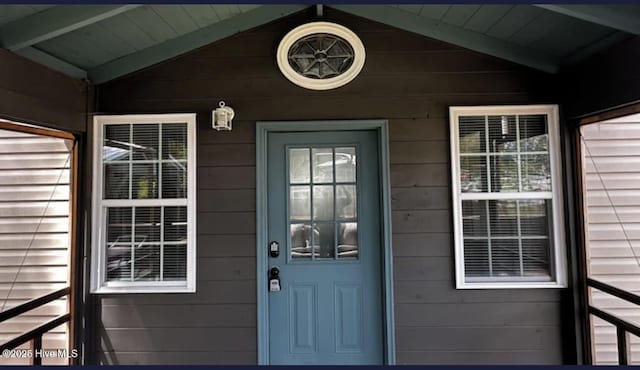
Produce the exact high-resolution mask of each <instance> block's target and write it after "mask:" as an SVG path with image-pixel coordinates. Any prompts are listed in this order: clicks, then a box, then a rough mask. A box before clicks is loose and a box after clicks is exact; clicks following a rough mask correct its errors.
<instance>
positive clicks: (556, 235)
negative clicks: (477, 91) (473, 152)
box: [449, 105, 567, 289]
mask: <svg viewBox="0 0 640 370" xmlns="http://www.w3.org/2000/svg"><path fill="white" fill-rule="evenodd" d="M526 114H546V115H547V117H548V126H549V161H550V162H551V192H550V193H549V192H544V193H539V196H538V195H536V199H538V198H545V197H546V198H551V208H552V217H553V235H552V236H550V240H551V241H552V246H551V247H552V248H553V250H552V251H551V253H553V261H554V264H553V267H552V268H553V277H552V279H553V280H551V281H549V282H545V281H525V280H523V281H501V280H498V279H496V281H495V282H493V281H491V282H488V281H482V282H465V275H464V271H465V269H464V245H463V243H464V239H463V234H462V232H463V230H462V200H463V199H474V198H475V199H478V195H477V194H470V193H465V194H462V193H461V192H460V176H459V174H460V157H459V140H458V118H459V117H460V116H469V115H479V116H489V115H526ZM449 120H450V143H451V183H452V184H451V188H452V193H453V194H452V196H453V197H452V198H453V229H454V241H455V242H454V244H455V267H456V288H457V289H513V288H565V287H567V262H566V243H565V233H564V202H563V197H562V165H561V148H560V127H559V122H558V120H559V118H558V106H557V105H506V106H469V107H449ZM487 198H491V199H514V198H517V199H525V198H530V199H531V198H533V196H529V195H526V194H520V193H482V199H487Z"/></svg>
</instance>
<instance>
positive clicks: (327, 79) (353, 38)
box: [277, 22, 365, 90]
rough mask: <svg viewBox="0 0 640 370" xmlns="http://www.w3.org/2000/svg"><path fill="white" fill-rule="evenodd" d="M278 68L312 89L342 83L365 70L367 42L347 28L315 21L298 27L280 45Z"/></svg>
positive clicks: (335, 86) (320, 88)
mask: <svg viewBox="0 0 640 370" xmlns="http://www.w3.org/2000/svg"><path fill="white" fill-rule="evenodd" d="M277 55H278V67H279V68H280V71H282V74H284V76H285V77H286V78H287V79H288V80H289V81H291V82H293V83H294V84H296V85H298V86H301V87H304V88H307V89H311V90H329V89H335V88H337V87H340V86H343V85H345V84H347V83H349V82H350V81H351V80H353V79H354V78H356V76H357V75H358V74H359V73H360V71H361V70H362V67H363V66H364V60H365V52H364V45H363V44H362V41H360V38H359V37H358V36H357V35H356V34H355V33H353V32H352V31H351V30H349V29H348V28H346V27H344V26H341V25H339V24H335V23H329V22H313V23H307V24H304V25H302V26H299V27H296V28H294V29H293V30H291V31H290V32H289V33H287V34H286V35H285V37H284V38H283V39H282V41H280V45H279V46H278V54H277Z"/></svg>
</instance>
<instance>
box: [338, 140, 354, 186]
mask: <svg viewBox="0 0 640 370" xmlns="http://www.w3.org/2000/svg"><path fill="white" fill-rule="evenodd" d="M336 182H356V148H354V147H349V148H336Z"/></svg>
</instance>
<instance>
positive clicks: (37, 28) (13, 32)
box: [0, 5, 141, 51]
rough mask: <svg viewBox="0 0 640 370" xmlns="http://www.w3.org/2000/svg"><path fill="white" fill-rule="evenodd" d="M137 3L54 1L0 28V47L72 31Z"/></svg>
mask: <svg viewBox="0 0 640 370" xmlns="http://www.w3.org/2000/svg"><path fill="white" fill-rule="evenodd" d="M139 6H141V5H58V6H54V7H52V8H49V9H47V10H45V11H42V12H39V13H35V14H33V15H30V16H27V17H24V18H21V19H18V20H15V21H13V22H11V23H9V24H7V25H5V26H3V27H2V28H1V29H0V39H1V40H2V47H3V48H5V49H9V50H12V51H15V50H19V49H23V48H26V47H29V46H32V45H35V44H37V43H40V42H43V41H46V40H49V39H52V38H54V37H58V36H60V35H63V34H65V33H68V32H71V31H75V30H77V29H79V28H82V27H86V26H88V25H90V24H93V23H96V22H99V21H101V20H104V19H107V18H110V17H113V16H115V15H118V14H121V13H123V12H126V11H129V10H131V9H134V8H137V7H139Z"/></svg>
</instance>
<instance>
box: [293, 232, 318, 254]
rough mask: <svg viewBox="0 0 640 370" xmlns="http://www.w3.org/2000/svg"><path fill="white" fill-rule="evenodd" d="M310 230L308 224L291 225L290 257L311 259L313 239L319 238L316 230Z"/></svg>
mask: <svg viewBox="0 0 640 370" xmlns="http://www.w3.org/2000/svg"><path fill="white" fill-rule="evenodd" d="M311 230H312V228H311V225H309V224H292V225H291V258H306V259H311V255H312V252H313V247H312V246H313V241H314V240H318V239H319V234H318V232H317V231H314V232H313V233H312V232H311Z"/></svg>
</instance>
